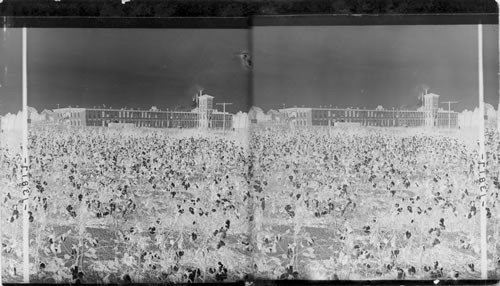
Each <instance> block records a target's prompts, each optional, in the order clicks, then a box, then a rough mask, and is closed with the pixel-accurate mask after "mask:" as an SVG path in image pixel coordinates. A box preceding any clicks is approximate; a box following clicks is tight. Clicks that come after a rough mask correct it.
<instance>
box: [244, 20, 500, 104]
mask: <svg viewBox="0 0 500 286" xmlns="http://www.w3.org/2000/svg"><path fill="white" fill-rule="evenodd" d="M483 38H484V65H485V74H484V78H485V101H486V102H488V103H491V104H493V105H494V106H495V108H497V106H498V75H497V70H498V27H497V26H496V25H488V26H483ZM252 41H253V53H254V65H255V68H254V72H253V90H254V97H253V99H254V104H255V105H257V106H260V107H262V108H263V109H264V110H267V109H269V108H281V107H282V104H283V103H285V104H286V106H289V107H290V106H294V105H296V106H299V107H300V106H302V105H304V106H320V105H330V104H331V105H333V106H339V107H366V108H375V107H376V106H377V105H382V106H384V107H385V108H392V107H394V108H400V107H402V106H403V105H406V106H407V107H408V108H411V107H413V108H416V104H417V96H418V94H419V93H420V92H421V89H422V87H423V85H427V86H429V87H430V91H431V92H434V93H437V94H440V95H441V101H448V100H452V101H459V103H458V104H455V105H452V109H454V110H456V111H462V110H463V109H469V110H470V109H471V108H474V107H475V106H478V105H479V104H478V84H477V83H478V68H477V26H476V25H469V26H465V25H452V26H444V25H443V26H431V25H429V26H315V27H314V26H313V27H256V28H254V29H253V33H252ZM442 107H445V108H447V105H444V104H443V105H442Z"/></svg>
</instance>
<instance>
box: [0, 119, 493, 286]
mask: <svg viewBox="0 0 500 286" xmlns="http://www.w3.org/2000/svg"><path fill="white" fill-rule="evenodd" d="M460 136H462V135H460V134H458V135H457V134H424V133H423V134H416V135H415V134H411V133H409V132H405V131H401V132H395V131H394V130H392V131H391V130H383V129H377V130H374V129H373V130H372V129H366V130H360V131H352V130H327V129H311V130H287V129H280V128H256V129H253V130H251V131H250V132H249V133H241V132H240V133H234V132H228V133H226V134H218V133H217V134H209V133H207V134H201V133H199V132H197V133H196V132H195V133H193V132H192V131H182V132H176V133H166V132H162V131H158V130H140V131H139V132H138V130H136V131H134V132H132V131H130V132H126V131H116V130H106V129H102V130H99V131H96V129H81V130H79V131H76V132H65V131H59V132H51V131H47V130H32V132H31V134H30V154H31V168H30V172H31V177H30V187H31V190H32V199H31V211H32V212H31V217H30V220H31V224H30V237H31V239H30V241H31V242H30V246H31V248H30V249H31V270H30V272H31V273H32V281H40V282H62V281H64V282H70V281H76V280H79V281H82V282H104V283H113V282H124V281H128V280H131V281H134V282H210V281H236V280H247V279H261V278H262V279H313V280H316V279H370V280H373V279H390V280H393V279H471V278H472V279H476V278H477V279H479V278H480V275H479V274H480V273H479V271H480V269H479V268H480V263H479V258H480V257H479V199H478V195H479V193H478V189H479V187H478V186H479V185H478V170H477V152H476V151H475V150H474V149H472V148H473V147H472V146H474V140H471V139H470V138H469V139H467V138H461V137H460ZM487 150H488V167H487V169H488V171H489V173H488V176H487V182H488V185H489V194H488V200H489V202H488V242H489V251H488V253H489V257H488V258H489V259H488V263H489V271H490V274H491V277H492V278H493V277H498V276H497V275H498V274H500V273H499V266H500V265H499V263H500V261H499V256H500V244H499V243H498V241H497V239H498V237H499V235H498V222H499V221H498V220H499V216H498V207H497V206H496V203H497V201H498V190H499V184H498V177H497V174H498V163H497V162H498V161H497V156H498V151H499V137H498V134H497V133H493V132H488V141H487ZM0 155H1V156H2V157H3V160H2V161H1V163H0V164H1V166H0V167H1V171H2V172H0V180H1V182H0V188H1V192H2V217H3V218H7V219H5V220H3V221H2V228H3V229H4V230H6V231H3V232H2V259H3V260H2V265H3V269H2V274H3V279H4V281H8V282H9V281H10V282H20V281H21V276H20V275H21V258H22V253H21V249H22V248H21V222H20V221H21V219H20V218H21V214H20V210H21V208H20V207H18V203H17V202H18V201H19V199H20V197H19V193H20V192H19V191H18V189H19V188H18V186H17V184H18V183H20V181H19V179H20V178H19V172H18V166H19V163H20V158H19V157H18V156H17V155H16V154H15V153H13V152H12V148H11V149H9V151H7V150H6V149H5V148H4V145H3V146H2V152H1V154H0Z"/></svg>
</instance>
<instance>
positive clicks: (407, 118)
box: [311, 109, 458, 127]
mask: <svg viewBox="0 0 500 286" xmlns="http://www.w3.org/2000/svg"><path fill="white" fill-rule="evenodd" d="M311 113H312V120H311V123H312V125H314V126H334V125H335V123H336V122H345V123H360V124H361V125H362V126H382V127H398V126H400V127H420V126H424V125H425V123H426V121H425V120H426V118H425V114H426V113H425V112H424V111H414V110H365V109H312V112H311ZM436 118H437V127H448V122H449V121H448V112H438V113H437V115H436ZM450 119H451V126H452V127H457V126H458V114H457V113H456V112H452V113H451V114H450Z"/></svg>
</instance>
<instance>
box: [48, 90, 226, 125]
mask: <svg viewBox="0 0 500 286" xmlns="http://www.w3.org/2000/svg"><path fill="white" fill-rule="evenodd" d="M198 102H199V104H198V107H197V108H195V109H193V110H192V111H190V112H183V111H160V110H132V109H109V108H107V109H106V108H72V107H68V108H58V109H54V113H55V116H56V121H57V122H60V123H63V124H66V125H69V126H102V127H107V126H109V125H110V123H124V124H132V125H134V126H136V127H151V128H210V129H222V128H223V126H225V128H226V129H228V128H232V121H233V120H232V118H233V115H232V114H230V113H228V112H226V113H223V112H219V111H217V110H215V109H213V97H212V96H210V95H207V94H203V95H201V94H200V96H198Z"/></svg>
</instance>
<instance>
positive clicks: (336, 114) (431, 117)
mask: <svg viewBox="0 0 500 286" xmlns="http://www.w3.org/2000/svg"><path fill="white" fill-rule="evenodd" d="M422 99H423V106H422V107H420V108H419V109H417V110H398V109H391V110H386V109H384V108H383V107H382V106H378V107H377V108H376V109H360V108H296V107H294V108H286V109H280V110H279V111H280V112H282V113H284V114H286V115H287V118H288V120H289V122H290V123H291V124H292V125H294V126H335V124H336V123H337V124H338V123H358V124H359V125H361V126H380V127H427V128H448V127H451V128H456V127H457V126H458V113H457V112H454V111H445V110H443V109H440V108H438V103H439V102H438V99H439V95H437V94H434V93H425V94H423V95H422Z"/></svg>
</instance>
